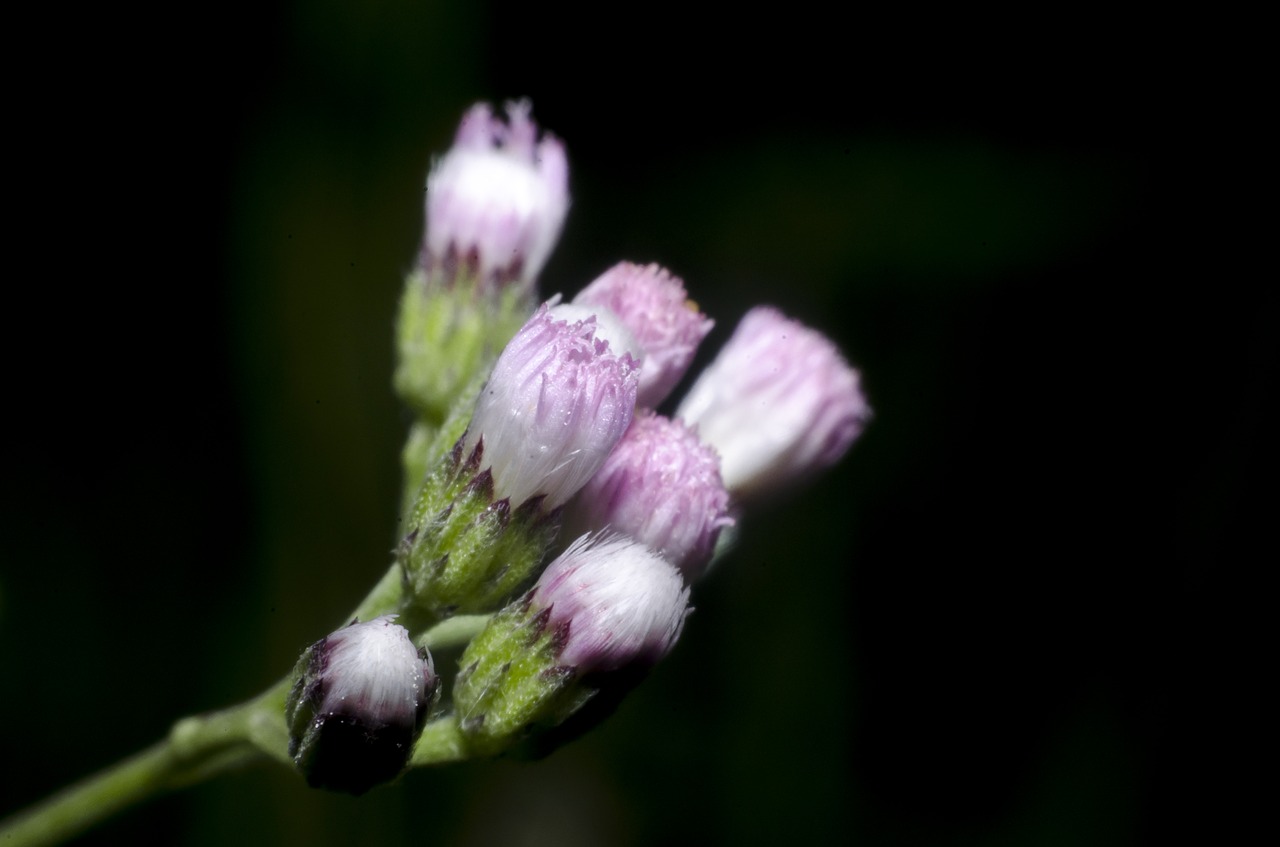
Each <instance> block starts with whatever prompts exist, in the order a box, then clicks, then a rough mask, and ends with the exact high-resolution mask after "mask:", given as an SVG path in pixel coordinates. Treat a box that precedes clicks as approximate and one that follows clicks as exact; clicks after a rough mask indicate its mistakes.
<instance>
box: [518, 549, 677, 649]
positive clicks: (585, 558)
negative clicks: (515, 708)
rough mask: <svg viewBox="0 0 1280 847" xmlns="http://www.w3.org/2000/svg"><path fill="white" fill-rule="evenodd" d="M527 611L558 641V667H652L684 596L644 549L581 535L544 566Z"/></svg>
mask: <svg viewBox="0 0 1280 847" xmlns="http://www.w3.org/2000/svg"><path fill="white" fill-rule="evenodd" d="M530 606H531V609H541V610H543V611H545V613H546V614H547V627H548V628H549V629H551V630H552V631H554V632H558V633H562V634H563V635H562V639H563V645H562V646H561V648H560V651H559V658H558V661H559V662H560V664H562V665H565V666H568V667H572V668H574V669H576V670H577V671H578V673H579V674H591V673H596V672H598V671H615V670H620V669H622V668H631V667H644V666H648V665H653V664H655V663H656V662H657V661H658V660H659V659H661V658H662V657H663V656H665V655H667V653H668V652H670V650H671V648H672V646H674V645H675V643H676V639H677V638H679V637H680V630H681V629H682V628H683V627H684V619H685V617H686V616H687V615H688V614H689V589H687V588H685V587H684V583H683V581H682V580H681V579H680V574H679V572H677V571H676V569H675V568H674V567H673V566H672V565H671V564H670V563H669V562H667V561H666V560H665V559H663V558H662V557H661V556H659V555H658V554H657V553H654V552H653V551H652V550H649V549H647V548H646V547H645V546H644V545H642V544H638V543H636V542H635V541H632V540H631V539H629V538H623V537H611V538H599V537H592V536H583V537H582V538H579V539H578V540H577V541H575V542H574V543H573V544H571V545H570V546H569V549H567V550H565V551H564V553H562V554H561V555H560V556H559V558H557V559H556V560H555V561H553V562H552V563H551V564H549V565H547V569H546V570H545V571H543V573H542V576H541V577H539V579H538V583H537V585H535V586H534V587H533V591H532V593H531V595H530Z"/></svg>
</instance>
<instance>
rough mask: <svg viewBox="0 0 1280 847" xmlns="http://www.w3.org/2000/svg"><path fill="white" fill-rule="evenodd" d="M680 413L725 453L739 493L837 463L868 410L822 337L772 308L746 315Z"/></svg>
mask: <svg viewBox="0 0 1280 847" xmlns="http://www.w3.org/2000/svg"><path fill="white" fill-rule="evenodd" d="M676 416H677V417H679V418H681V419H683V420H684V421H686V422H688V423H689V424H691V425H693V426H694V427H695V428H696V430H697V432H698V435H699V437H701V438H702V440H703V441H705V442H707V443H708V444H710V445H711V446H712V447H714V448H715V449H716V452H718V453H719V454H720V474H721V476H722V477H723V478H724V483H725V486H726V487H727V488H728V489H729V491H730V493H732V494H733V495H734V496H735V497H751V496H755V495H759V494H762V493H764V492H766V491H768V490H771V489H775V488H779V487H784V486H787V485H790V484H792V483H795V482H797V481H799V480H801V479H804V478H807V477H809V476H810V475H811V474H813V473H815V472H816V471H818V470H821V469H823V468H826V467H828V466H830V465H832V464H834V463H835V462H836V461H837V460H839V459H840V457H841V456H843V455H844V453H845V451H846V450H848V449H849V445H850V444H852V443H853V441H854V439H855V438H857V437H858V435H859V434H860V433H861V432H862V429H863V427H864V426H865V425H866V423H867V421H868V420H869V419H870V416H871V409H870V407H869V406H868V405H867V401H866V398H864V397H863V395H862V391H861V389H860V388H859V385H858V372H857V371H855V370H854V369H853V368H851V367H849V366H848V365H847V364H846V363H845V361H844V359H843V357H841V355H840V352H839V351H838V350H837V349H836V347H835V345H834V344H832V343H831V341H830V340H828V339H827V338H826V337H825V336H824V335H822V334H821V333H819V332H816V331H815V330H812V329H809V328H808V327H805V326H803V325H802V324H800V323H797V322H796V321H793V320H791V319H789V318H787V317H786V316H785V315H783V314H782V313H781V312H779V311H778V310H777V309H773V308H771V307H768V306H759V307H756V308H754V309H752V310H751V311H750V312H748V313H747V314H746V315H745V316H744V317H743V318H742V322H741V323H740V324H738V328H737V329H736V330H734V333H733V337H731V338H730V339H729V341H728V343H727V344H725V346H724V349H723V350H721V351H720V355H719V356H717V357H716V359H715V361H714V362H712V363H711V365H710V366H709V367H708V368H707V369H706V370H705V371H703V372H702V374H701V375H700V376H699V377H698V380H697V382H696V383H694V386H693V388H692V389H690V391H689V394H688V395H687V396H686V397H685V398H684V401H683V402H682V403H681V404H680V408H679V409H678V410H677V412H676Z"/></svg>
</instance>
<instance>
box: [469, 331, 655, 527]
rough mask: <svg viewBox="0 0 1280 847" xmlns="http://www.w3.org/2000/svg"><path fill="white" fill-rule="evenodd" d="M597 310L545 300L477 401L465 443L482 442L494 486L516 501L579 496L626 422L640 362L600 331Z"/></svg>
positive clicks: (554, 501)
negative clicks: (556, 306)
mask: <svg viewBox="0 0 1280 847" xmlns="http://www.w3.org/2000/svg"><path fill="white" fill-rule="evenodd" d="M596 329H597V325H596V320H595V318H594V317H589V318H587V319H585V320H578V321H564V320H557V319H556V318H555V316H554V315H552V314H551V313H550V312H549V311H548V309H547V307H546V306H543V307H542V308H540V309H539V310H538V312H537V313H535V314H534V316H533V317H532V318H530V319H529V322H528V323H526V324H525V325H524V327H523V328H521V330H520V331H519V332H518V333H516V336H515V337H514V338H512V339H511V342H510V343H509V344H507V347H506V349H505V350H503V351H502V355H501V356H499V357H498V362H497V364H496V365H494V368H493V374H492V375H491V376H490V377H489V382H488V383H487V384H486V385H485V387H484V389H483V390H482V391H481V393H480V397H479V399H478V400H477V401H476V410H475V414H474V415H473V416H472V418H471V426H470V427H469V428H468V429H467V435H466V443H465V450H467V451H468V452H469V451H470V450H472V449H474V448H475V447H476V446H477V445H481V446H482V447H483V453H484V456H483V460H482V465H483V466H484V467H488V468H489V469H490V470H491V472H492V474H493V485H494V490H495V492H496V495H497V496H498V497H500V498H506V499H509V500H510V501H511V504H512V506H513V507H515V506H518V505H520V504H521V503H523V502H524V501H526V500H528V499H530V498H532V497H535V496H542V497H544V498H545V501H544V507H545V508H546V509H554V508H556V507H558V506H561V505H563V504H564V503H565V501H567V500H568V499H569V498H570V497H572V496H573V495H574V494H575V493H576V492H577V491H578V489H579V488H581V487H582V486H583V485H584V484H586V481H587V480H588V479H590V478H591V476H592V475H593V474H595V472H596V471H597V470H599V468H600V465H601V464H602V463H603V462H604V460H605V457H606V456H608V455H609V451H610V450H612V449H613V446H614V445H615V444H617V443H618V439H620V438H621V437H622V434H623V433H624V432H626V430H627V426H628V425H630V423H631V417H632V414H633V413H634V411H635V398H636V379H637V370H638V366H637V364H636V361H635V360H634V359H633V358H631V356H630V355H627V354H626V353H623V354H621V355H616V354H615V353H614V352H613V351H612V350H611V349H610V347H609V344H608V343H607V342H605V341H603V340H601V339H600V338H598V337H597V336H596Z"/></svg>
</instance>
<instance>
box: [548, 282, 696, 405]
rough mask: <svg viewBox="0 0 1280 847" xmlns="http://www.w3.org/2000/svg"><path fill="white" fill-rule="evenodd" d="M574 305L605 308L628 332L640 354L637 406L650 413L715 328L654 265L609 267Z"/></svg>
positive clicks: (681, 285)
mask: <svg viewBox="0 0 1280 847" xmlns="http://www.w3.org/2000/svg"><path fill="white" fill-rule="evenodd" d="M573 302H574V303H575V304H578V305H583V306H595V307H604V308H606V309H609V310H611V311H612V312H613V313H614V314H616V315H617V316H618V317H619V318H620V319H621V321H622V323H623V324H624V325H625V326H626V327H627V328H628V329H630V330H631V333H632V334H633V335H634V336H635V338H636V340H637V341H638V342H639V343H640V347H641V348H642V349H643V350H644V362H643V364H642V366H641V369H640V388H639V390H638V391H637V393H636V402H637V403H639V404H640V405H641V406H646V407H649V408H653V407H656V406H657V405H658V404H659V403H661V402H662V401H663V400H664V399H666V396H667V395H668V394H670V393H671V389H673V388H675V386H676V383H678V382H679V381H680V378H681V377H683V376H684V373H685V371H686V370H688V369H689V363H690V362H692V361H693V354H694V353H695V352H697V349H698V345H699V344H700V343H702V339H703V338H706V336H707V333H708V332H710V331H711V327H712V326H713V325H714V321H712V320H711V319H710V318H708V317H707V316H706V315H703V314H702V313H701V312H699V311H698V306H697V304H696V303H694V302H693V301H692V300H690V299H689V296H688V295H687V294H686V293H685V290H684V283H683V282H682V281H681V280H680V278H679V277H675V276H672V275H671V274H670V273H668V272H667V271H666V270H665V269H664V268H661V267H659V266H658V265H645V266H641V265H635V264H632V263H630V262H621V263H619V264H617V265H614V266H613V267H612V268H610V269H609V270H607V271H605V272H604V274H602V275H601V276H600V277H598V278H597V279H596V280H595V281H594V282H592V283H591V284H590V285H588V286H587V287H586V288H584V289H582V291H581V292H579V293H578V296H577V297H575V298H573Z"/></svg>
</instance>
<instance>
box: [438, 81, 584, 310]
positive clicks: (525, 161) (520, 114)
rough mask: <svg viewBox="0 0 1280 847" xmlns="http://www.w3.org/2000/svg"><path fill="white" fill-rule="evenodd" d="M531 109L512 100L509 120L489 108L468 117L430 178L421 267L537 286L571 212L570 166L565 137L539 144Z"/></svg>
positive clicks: (491, 282)
mask: <svg viewBox="0 0 1280 847" xmlns="http://www.w3.org/2000/svg"><path fill="white" fill-rule="evenodd" d="M530 109H531V107H530V105H529V102H528V101H521V102H519V103H508V104H507V116H508V119H509V120H508V122H507V123H504V122H503V121H501V120H499V119H498V118H495V117H494V116H493V114H492V112H490V110H489V106H488V105H487V104H485V103H478V104H476V105H475V106H472V107H471V109H470V110H469V111H468V112H467V114H466V115H465V116H463V118H462V124H461V125H460V126H459V127H458V134H457V137H456V138H455V139H454V145H453V148H452V149H450V151H449V152H448V153H447V154H445V156H444V158H443V159H441V160H440V161H439V162H437V163H436V165H435V167H434V168H432V171H431V174H430V176H428V177H427V200H426V211H427V233H426V241H425V243H424V245H423V254H422V258H421V263H422V264H423V265H424V266H425V267H426V268H427V269H428V270H429V271H436V270H439V271H441V272H442V273H444V274H445V275H446V277H448V278H450V279H452V278H453V276H454V275H455V274H457V273H459V272H466V273H469V274H474V275H476V276H477V277H478V278H479V280H480V282H481V283H482V284H483V285H485V286H487V287H499V286H504V285H518V286H521V287H523V288H526V289H532V286H533V282H534V279H535V278H536V277H537V275H538V272H539V271H541V270H542V266H543V265H544V264H545V263H546V261H547V257H548V256H549V255H550V254H551V248H552V247H554V246H555V243H556V239H557V238H559V235H560V228H561V226H562V225H563V224H564V218H565V213H566V212H567V211H568V209H569V164H568V160H567V158H566V156H565V152H564V145H562V144H561V143H560V141H559V140H557V139H555V138H553V137H552V136H550V135H544V136H543V138H542V140H541V141H539V140H538V128H537V126H536V125H535V124H534V123H533V121H532V120H531V119H530V117H529V112H530Z"/></svg>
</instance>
